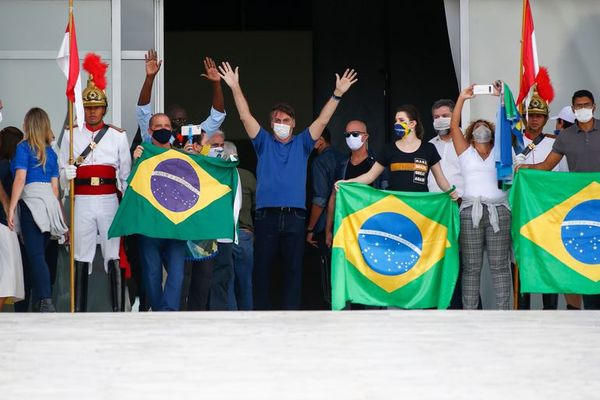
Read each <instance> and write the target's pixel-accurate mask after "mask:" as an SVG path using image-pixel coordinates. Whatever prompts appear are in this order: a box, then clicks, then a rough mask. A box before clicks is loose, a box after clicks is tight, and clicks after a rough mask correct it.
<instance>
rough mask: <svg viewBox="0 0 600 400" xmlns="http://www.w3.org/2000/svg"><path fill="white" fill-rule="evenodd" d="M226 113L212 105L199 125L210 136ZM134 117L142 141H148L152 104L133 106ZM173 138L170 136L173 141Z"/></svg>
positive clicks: (223, 119) (219, 125)
mask: <svg viewBox="0 0 600 400" xmlns="http://www.w3.org/2000/svg"><path fill="white" fill-rule="evenodd" d="M226 116H227V113H224V112H220V111H218V110H215V109H214V108H213V107H211V108H210V115H209V116H208V117H207V118H206V119H205V120H204V121H203V122H202V123H201V124H200V127H201V128H202V130H203V131H204V132H206V133H207V134H208V137H211V136H212V134H213V133H215V132H216V131H218V130H219V128H220V127H221V124H222V123H223V121H225V117H226ZM135 117H136V119H137V121H138V125H139V127H140V133H141V134H142V141H144V142H147V143H150V142H151V140H150V134H149V133H148V127H149V125H150V118H151V117H152V106H151V105H150V103H148V104H145V105H143V106H139V105H138V106H136V107H135ZM173 140H174V138H171V142H173Z"/></svg>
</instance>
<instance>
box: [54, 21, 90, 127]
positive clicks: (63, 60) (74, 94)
mask: <svg viewBox="0 0 600 400" xmlns="http://www.w3.org/2000/svg"><path fill="white" fill-rule="evenodd" d="M71 18H72V20H71V21H72V23H73V30H72V31H73V35H72V36H70V35H69V24H68V23H67V30H66V31H65V37H64V39H63V41H62V44H61V45H60V50H59V51H58V55H57V56H56V62H57V63H58V66H59V67H60V69H61V70H62V72H63V73H64V74H65V77H66V78H67V91H66V94H67V98H68V99H69V101H70V102H72V103H74V106H75V107H74V109H75V116H76V118H77V125H81V124H83V121H84V120H85V116H84V111H83V99H82V97H81V72H80V68H79V52H78V51H77V36H76V35H75V18H74V17H73V16H72V15H71Z"/></svg>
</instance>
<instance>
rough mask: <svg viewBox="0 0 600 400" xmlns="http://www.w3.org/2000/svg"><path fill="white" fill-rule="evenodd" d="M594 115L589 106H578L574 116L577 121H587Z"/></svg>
mask: <svg viewBox="0 0 600 400" xmlns="http://www.w3.org/2000/svg"><path fill="white" fill-rule="evenodd" d="M593 116H594V112H593V111H592V109H591V108H580V109H579V110H575V118H577V121H579V122H583V123H585V122H588V121H589V120H591V119H592V117H593Z"/></svg>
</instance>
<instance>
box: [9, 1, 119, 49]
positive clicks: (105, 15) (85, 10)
mask: <svg viewBox="0 0 600 400" xmlns="http://www.w3.org/2000/svg"><path fill="white" fill-rule="evenodd" d="M68 4H69V3H68V2H67V1H65V0H44V1H40V0H38V1H22V0H2V1H0V38H3V40H0V50H52V51H56V52H58V49H59V47H60V44H61V42H62V39H63V37H64V32H65V28H66V26H67V22H68V20H69V6H68ZM73 12H74V14H75V26H76V31H77V43H78V46H79V52H80V54H82V53H84V52H87V51H91V50H93V51H101V50H103V51H110V46H111V44H110V37H111V32H110V1H106V0H89V1H77V2H75V6H74V11H73ZM9 38H10V39H9Z"/></svg>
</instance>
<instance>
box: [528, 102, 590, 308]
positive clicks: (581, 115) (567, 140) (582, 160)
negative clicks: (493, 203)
mask: <svg viewBox="0 0 600 400" xmlns="http://www.w3.org/2000/svg"><path fill="white" fill-rule="evenodd" d="M571 106H572V108H573V112H574V113H575V118H576V119H575V124H574V125H573V126H571V127H569V128H567V129H565V130H563V131H562V132H561V134H560V135H559V136H558V137H557V138H556V141H555V142H554V145H553V146H552V151H551V152H550V154H548V156H547V157H546V159H545V160H544V161H542V162H541V163H537V164H524V165H521V166H519V168H530V169H540V170H545V171H550V170H552V169H553V168H554V167H556V165H557V164H558V163H559V162H560V160H561V159H562V158H563V156H564V157H567V165H568V166H569V171H571V172H600V121H599V120H597V119H596V118H594V111H596V104H595V103H594V95H593V94H592V93H591V92H590V91H589V90H578V91H576V92H575V93H574V94H573V98H572V101H571ZM583 304H584V306H585V308H586V309H593V310H598V309H600V295H584V296H583Z"/></svg>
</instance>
